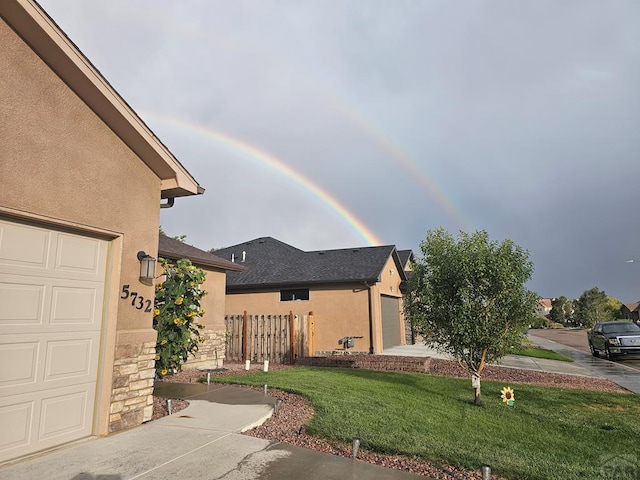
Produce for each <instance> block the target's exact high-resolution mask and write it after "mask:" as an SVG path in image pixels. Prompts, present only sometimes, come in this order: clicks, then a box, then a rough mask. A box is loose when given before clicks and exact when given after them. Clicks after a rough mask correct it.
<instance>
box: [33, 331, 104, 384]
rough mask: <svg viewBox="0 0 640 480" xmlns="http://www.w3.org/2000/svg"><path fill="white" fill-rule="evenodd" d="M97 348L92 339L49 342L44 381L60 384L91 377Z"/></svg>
mask: <svg viewBox="0 0 640 480" xmlns="http://www.w3.org/2000/svg"><path fill="white" fill-rule="evenodd" d="M96 347H97V345H96V342H95V340H94V339H92V338H82V339H77V340H58V341H49V342H47V356H46V360H45V370H44V378H43V380H44V381H45V382H52V381H57V382H60V381H65V380H68V379H71V378H73V377H81V376H89V375H91V373H92V368H91V367H92V365H91V359H92V357H93V351H94V349H95V348H96Z"/></svg>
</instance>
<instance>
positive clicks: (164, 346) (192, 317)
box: [153, 258, 207, 377]
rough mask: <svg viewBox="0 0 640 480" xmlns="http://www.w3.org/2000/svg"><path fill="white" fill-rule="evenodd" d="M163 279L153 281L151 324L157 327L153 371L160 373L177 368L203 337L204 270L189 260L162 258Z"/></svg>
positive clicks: (175, 370) (170, 371)
mask: <svg viewBox="0 0 640 480" xmlns="http://www.w3.org/2000/svg"><path fill="white" fill-rule="evenodd" d="M160 263H161V265H162V268H163V272H164V275H165V281H164V282H163V283H161V284H157V285H156V298H155V309H154V312H153V328H155V329H156V330H157V331H158V341H157V344H156V373H157V374H158V376H160V377H163V376H165V375H167V374H169V373H174V372H177V371H179V370H180V368H181V367H182V364H183V363H184V362H186V361H187V357H188V355H189V354H192V355H195V353H196V352H197V351H198V344H199V343H202V342H203V341H204V337H203V336H202V335H201V333H200V330H202V329H203V328H204V325H201V324H200V323H199V320H200V318H201V317H202V315H204V313H205V312H204V309H203V308H202V307H201V305H200V301H201V299H202V297H204V296H205V295H206V294H207V292H205V291H204V290H202V288H201V285H202V284H203V283H204V281H205V278H206V273H205V272H204V271H203V270H202V269H201V268H198V267H196V266H194V265H193V264H192V263H191V261H190V260H188V259H182V260H178V261H177V262H176V263H175V264H172V263H170V262H169V261H168V260H166V259H164V258H161V259H160Z"/></svg>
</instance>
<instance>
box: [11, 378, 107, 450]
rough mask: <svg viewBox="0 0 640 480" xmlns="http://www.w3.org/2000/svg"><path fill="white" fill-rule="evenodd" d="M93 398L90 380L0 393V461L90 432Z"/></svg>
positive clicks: (83, 435) (93, 386) (93, 385)
mask: <svg viewBox="0 0 640 480" xmlns="http://www.w3.org/2000/svg"><path fill="white" fill-rule="evenodd" d="M94 401H95V384H94V383H91V384H79V385H74V386H73V387H65V388H59V389H51V390H44V391H40V392H36V393H29V394H22V395H15V396H10V397H4V398H2V397H0V421H1V422H3V423H2V425H3V429H2V435H0V462H2V461H5V460H8V459H11V458H16V457H19V456H22V455H27V454H29V453H33V452H37V451H39V450H44V449H47V448H51V447H54V446H57V445H61V444H63V443H66V442H71V441H73V440H77V439H79V438H83V437H86V436H89V435H91V429H92V421H93V419H92V416H93V404H94ZM5 426H6V428H4V427H5Z"/></svg>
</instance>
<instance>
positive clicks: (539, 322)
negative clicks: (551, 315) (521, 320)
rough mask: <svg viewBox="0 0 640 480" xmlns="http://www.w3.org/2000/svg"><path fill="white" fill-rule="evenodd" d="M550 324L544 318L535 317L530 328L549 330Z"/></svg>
mask: <svg viewBox="0 0 640 480" xmlns="http://www.w3.org/2000/svg"><path fill="white" fill-rule="evenodd" d="M550 323H551V322H549V319H548V318H546V317H540V316H535V317H533V320H531V327H530V328H549V324H550Z"/></svg>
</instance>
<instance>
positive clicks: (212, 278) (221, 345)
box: [158, 234, 246, 368]
mask: <svg viewBox="0 0 640 480" xmlns="http://www.w3.org/2000/svg"><path fill="white" fill-rule="evenodd" d="M158 255H159V256H160V257H162V258H165V259H167V260H172V261H176V260H180V259H183V258H188V259H189V260H191V263H193V264H194V265H196V266H197V267H200V268H202V269H203V270H204V271H205V272H206V274H207V279H206V280H205V282H204V284H203V285H202V288H203V290H205V291H206V292H207V294H206V295H205V296H204V297H203V298H202V303H201V306H202V308H204V310H205V314H204V315H203V316H202V318H201V319H200V321H199V323H201V324H202V325H204V326H205V328H204V330H202V335H203V336H204V337H205V339H206V340H205V341H204V342H203V343H202V344H200V345H199V348H198V352H197V353H196V355H195V357H192V356H189V360H188V361H187V363H185V364H184V367H185V368H196V367H200V366H222V360H223V359H224V357H225V340H226V336H225V334H226V327H225V323H224V305H225V281H226V275H227V272H229V271H232V272H241V271H244V270H246V267H244V266H242V265H240V264H238V263H233V262H231V261H229V260H225V259H224V258H220V257H218V256H216V255H213V254H211V253H209V252H205V251H204V250H200V249H199V248H196V247H192V246H191V245H187V244H186V243H183V242H181V241H180V240H176V239H174V238H170V237H167V236H166V235H162V234H161V235H160V244H159V247H158Z"/></svg>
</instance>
